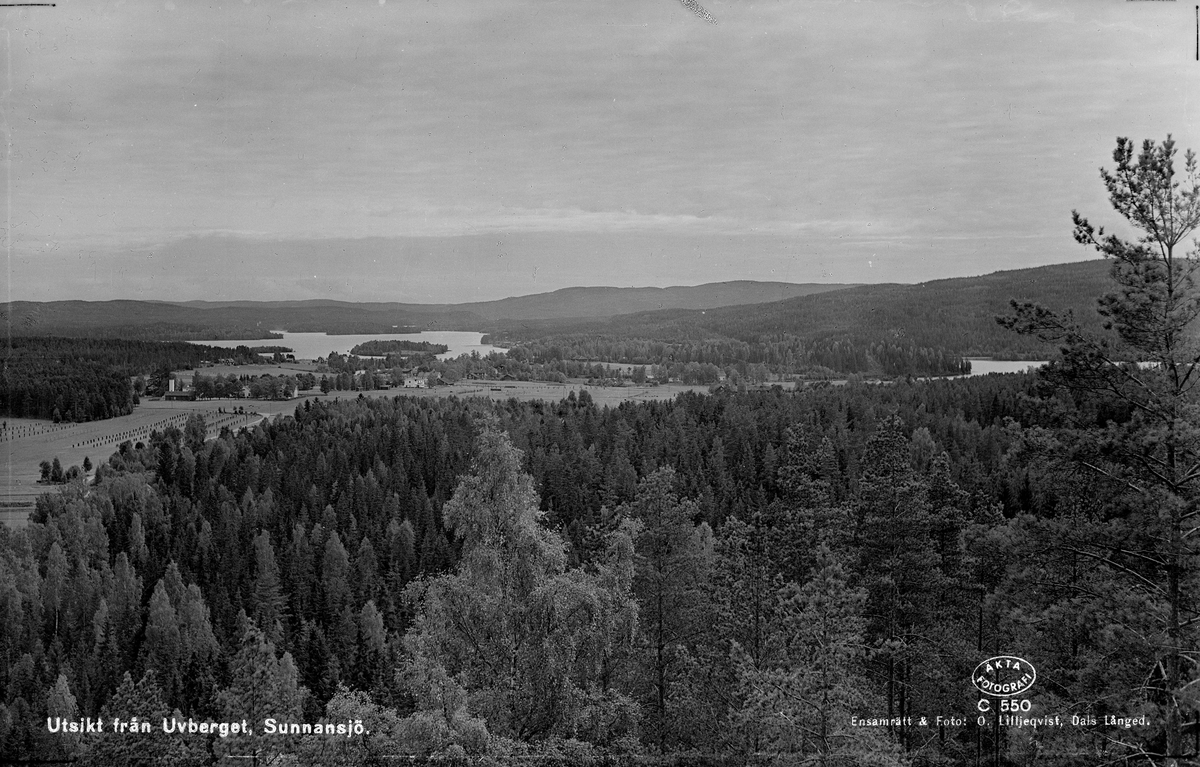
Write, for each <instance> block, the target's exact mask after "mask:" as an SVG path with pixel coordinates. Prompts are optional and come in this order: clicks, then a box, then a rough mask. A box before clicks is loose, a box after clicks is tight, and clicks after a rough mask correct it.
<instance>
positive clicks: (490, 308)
mask: <svg viewBox="0 0 1200 767" xmlns="http://www.w3.org/2000/svg"><path fill="white" fill-rule="evenodd" d="M846 287H847V286H846V285H837V284H834V285H822V284H813V283H810V284H791V283H783V282H751V281H736V282H721V283H711V284H707V285H698V286H695V287H670V288H613V287H584V288H565V289H563V290H557V291H554V292H552V293H539V294H535V295H529V296H519V297H514V298H505V299H502V300H499V301H487V302H476V303H466V304H402V303H351V302H345V301H325V300H311V301H271V302H258V301H222V302H216V301H188V302H183V303H172V302H165V301H51V302H44V303H41V302H28V301H17V302H13V303H12V304H10V305H7V306H5V305H0V311H3V312H4V314H5V316H6V317H11V318H12V324H13V333H14V334H17V335H62V336H93V337H122V338H154V339H160V340H175V339H192V340H197V339H205V338H210V339H211V338H267V337H269V334H268V331H270V330H287V331H292V332H328V333H387V332H396V331H397V330H405V329H410V330H422V329H438V330H478V331H485V330H490V329H493V328H494V327H496V326H497V323H499V322H500V321H502V320H509V321H529V320H535V321H536V320H563V319H569V318H580V319H596V318H608V317H613V316H615V315H619V314H628V313H633V312H643V311H648V310H656V309H708V308H715V307H722V306H732V305H742V304H750V303H762V302H767V301H779V300H782V299H787V298H792V297H796V296H805V295H812V294H816V293H820V292H827V291H836V290H840V289H844V288H846Z"/></svg>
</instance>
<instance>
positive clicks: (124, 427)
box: [0, 365, 708, 525]
mask: <svg viewBox="0 0 1200 767" xmlns="http://www.w3.org/2000/svg"><path fill="white" fill-rule="evenodd" d="M259 367H261V368H263V370H261V371H259V370H258V368H259ZM254 368H255V370H254V372H250V371H249V370H248V369H247V366H241V367H237V368H231V371H238V372H241V373H245V374H249V375H261V374H262V373H264V372H267V373H271V374H273V375H280V374H283V373H285V372H286V373H294V372H301V371H303V370H304V369H305V366H303V365H270V366H266V365H264V366H254ZM217 370H218V369H217V368H205V369H204V372H205V373H206V374H208V375H212V374H213V373H214V372H216V371H217ZM222 374H224V373H222ZM707 390H708V389H707V387H704V386H684V385H681V384H669V385H663V386H588V385H586V384H583V383H578V382H576V383H565V384H558V383H544V382H538V381H460V382H458V383H456V384H453V385H450V386H439V387H437V388H434V389H401V388H396V389H380V390H377V391H369V392H357V391H334V392H330V393H329V394H320V393H319V392H310V393H308V394H307V395H305V396H302V397H300V398H299V399H295V400H283V401H267V400H246V399H239V400H229V399H223V400H205V401H197V402H188V401H166V400H147V399H143V400H142V403H141V404H140V405H138V407H137V408H136V409H135V410H134V412H133V413H132V414H130V415H127V416H121V417H120V418H110V419H108V420H105V421H90V422H88V423H78V424H68V423H62V424H54V423H51V422H50V421H37V420H32V419H13V418H10V419H8V421H7V428H5V429H4V430H2V431H0V522H4V523H7V524H10V525H13V524H16V525H21V524H24V521H25V518H26V517H27V516H28V514H29V511H30V509H32V508H33V505H34V503H35V501H36V498H37V496H39V495H41V494H42V493H44V492H48V491H53V490H54V486H52V485H43V484H40V483H39V482H38V478H39V476H40V473H41V472H40V468H39V464H40V463H41V462H42V461H44V460H46V461H49V460H53V459H54V458H55V457H56V456H57V457H58V459H59V461H60V462H61V463H62V466H63V469H64V470H65V469H67V468H69V467H71V466H80V465H82V464H83V459H84V457H90V458H91V460H92V463H93V464H99V463H103V462H105V461H107V460H108V457H109V456H110V455H111V454H112V453H114V452H116V450H117V448H118V447H119V446H120V444H121V443H122V442H124V441H125V440H130V441H132V442H135V443H136V442H138V441H146V440H148V439H149V438H150V434H151V433H152V432H154V431H155V430H159V429H164V428H167V427H168V426H177V427H180V428H182V427H183V425H184V423H186V422H187V418H188V416H189V415H191V414H192V413H202V414H203V415H204V420H205V422H206V423H207V424H208V427H209V428H208V434H209V436H210V437H215V436H216V435H217V434H218V433H220V430H221V429H222V428H223V427H229V428H231V429H238V428H241V427H244V426H253V425H254V424H257V423H258V422H260V421H262V420H263V419H264V418H274V417H277V416H280V415H288V414H290V413H292V412H293V411H294V410H295V409H296V407H297V406H298V405H300V404H302V400H304V399H355V398H357V397H359V396H360V395H362V396H367V397H395V396H406V397H448V396H456V397H486V398H488V399H492V400H507V399H509V398H516V399H519V400H526V401H528V400H539V399H540V400H547V401H551V402H557V401H559V400H562V399H565V398H566V397H567V396H568V395H569V394H570V393H571V392H575V394H576V395H578V394H579V393H580V392H583V391H587V392H588V393H589V394H590V395H591V396H592V399H593V400H595V402H596V404H597V405H601V406H603V405H611V406H616V405H619V404H620V403H622V402H627V401H632V402H647V401H651V400H667V399H673V398H674V397H675V396H676V395H678V394H680V393H681V392H685V391H696V392H706V391H707ZM236 408H242V409H244V410H245V411H246V412H245V414H240V415H238V414H233V413H230V412H228V411H230V410H233V409H236ZM221 410H225V411H226V412H224V413H221V412H220V411H221Z"/></svg>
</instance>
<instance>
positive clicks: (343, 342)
mask: <svg viewBox="0 0 1200 767" xmlns="http://www.w3.org/2000/svg"><path fill="white" fill-rule="evenodd" d="M274 332H277V333H279V334H280V335H282V336H283V338H281V339H273V338H255V339H253V340H246V341H237V340H232V341H230V340H220V341H192V343H196V344H207V345H208V346H220V347H221V348H223V349H232V348H234V347H235V346H286V347H288V348H289V349H292V350H294V352H295V354H296V359H300V360H315V359H316V358H317V357H328V356H329V354H330V352H337V353H338V354H349V353H350V350H351V349H353V348H354V347H355V346H357V345H358V344H361V343H363V342H364V341H427V342H429V343H431V344H445V345H446V346H448V347H450V350H449V351H448V352H446V353H445V354H439V355H438V359H442V360H445V359H453V358H455V357H457V356H459V355H460V354H470V353H471V352H479V354H480V356H486V355H487V354H490V353H491V352H504V351H505V350H504V349H501V348H500V347H499V346H491V345H489V344H483V343H480V341H481V340H483V334H482V333H472V332H467V331H460V330H425V331H421V332H419V333H358V334H353V335H345V336H342V335H337V336H331V335H328V334H326V333H288V332H286V331H282V330H280V331H274Z"/></svg>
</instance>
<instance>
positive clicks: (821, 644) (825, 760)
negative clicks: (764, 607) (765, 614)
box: [738, 544, 904, 765]
mask: <svg viewBox="0 0 1200 767" xmlns="http://www.w3.org/2000/svg"><path fill="white" fill-rule="evenodd" d="M780 591H781V596H782V598H783V599H782V607H781V612H782V616H781V620H782V622H783V626H784V633H785V634H786V636H787V637H788V643H787V646H786V648H785V650H784V656H783V658H782V659H781V660H780V661H779V662H778V663H776V664H773V665H772V666H771V667H768V668H763V667H761V666H758V665H756V664H755V663H754V662H753V661H752V659H751V658H750V656H749V655H747V654H745V653H742V656H741V659H740V662H739V664H738V671H739V677H740V682H741V686H742V688H743V690H744V695H745V697H746V705H745V708H744V709H743V711H742V712H741V718H742V719H743V720H748V721H750V722H753V723H754V724H755V725H756V731H757V732H758V733H759V735H760V736H761V741H760V747H762V748H764V749H765V750H774V751H783V752H793V753H798V754H801V755H806V756H809V757H810V759H809V760H808V761H805V762H804V763H806V764H808V763H811V764H820V765H826V764H831V765H833V764H856V765H859V764H861V765H869V764H874V765H900V764H903V763H904V760H903V759H901V758H900V756H899V749H898V748H897V747H896V745H895V744H894V743H890V742H889V741H888V740H887V739H886V738H885V737H883V736H882V734H881V733H879V732H875V731H873V730H871V729H867V728H860V727H853V726H851V724H850V720H851V714H852V713H855V712H857V711H862V710H864V709H868V708H870V707H871V706H870V704H871V703H873V702H874V701H872V700H871V698H870V696H869V695H868V693H867V692H866V689H867V685H866V680H865V678H864V677H863V676H862V673H861V669H862V665H861V664H862V661H863V658H864V657H865V654H866V649H867V648H866V646H865V644H864V637H863V632H864V629H865V620H864V618H863V609H864V606H865V604H866V593H865V592H863V591H860V590H855V589H851V588H850V586H849V584H848V580H847V576H846V572H845V570H844V569H843V568H842V566H841V564H840V563H839V562H838V561H837V560H836V558H835V557H834V555H833V553H832V552H831V551H830V550H829V547H828V546H825V545H824V544H822V545H820V546H819V547H818V549H817V551H816V556H815V565H814V571H813V574H812V577H811V579H810V580H809V581H808V582H807V583H805V584H804V585H803V586H800V585H798V584H796V583H795V582H792V583H789V584H787V585H786V586H784V587H783V588H782V589H781V590H780Z"/></svg>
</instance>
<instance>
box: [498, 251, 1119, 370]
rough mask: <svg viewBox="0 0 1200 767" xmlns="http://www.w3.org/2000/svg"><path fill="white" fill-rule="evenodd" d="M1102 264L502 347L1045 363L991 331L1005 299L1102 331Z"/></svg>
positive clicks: (617, 323) (657, 320)
mask: <svg viewBox="0 0 1200 767" xmlns="http://www.w3.org/2000/svg"><path fill="white" fill-rule="evenodd" d="M1108 267H1109V264H1108V263H1107V262H1106V261H1104V260H1094V261H1081V262H1076V263H1071V264H1056V265H1053V266H1044V267H1038V268H1033V269H1019V270H1013V271H1004V272H995V273H993V274H988V275H984V276H982V277H963V278H955V279H945V280H935V281H932V282H924V283H920V284H917V285H898V284H884V285H861V286H858V287H850V288H846V289H844V290H839V291H837V292H836V293H822V294H816V295H808V296H802V297H797V298H791V299H787V300H784V301H777V302H773V303H763V304H755V305H747V306H730V307H723V308H716V309H709V310H704V311H694V310H693V311H684V310H672V311H657V312H644V313H638V314H630V315H623V316H618V317H613V318H611V319H608V320H603V321H595V320H593V321H575V322H524V323H508V324H506V326H505V328H504V330H503V332H502V333H499V334H497V335H496V336H495V339H496V340H500V341H509V342H514V341H521V340H533V339H545V338H547V337H549V336H553V335H558V334H570V335H578V334H600V335H605V336H613V337H618V338H640V339H648V340H657V341H695V340H700V339H720V338H727V339H735V340H739V341H745V342H750V343H765V342H769V341H771V340H772V339H774V338H777V337H783V336H791V337H799V338H802V339H807V340H814V341H815V340H826V339H833V338H842V337H844V338H848V339H852V340H857V341H863V342H875V341H896V342H904V343H912V344H915V345H916V346H921V347H930V348H940V349H945V350H946V351H948V352H952V353H955V354H962V355H966V356H976V355H977V356H1001V357H1003V356H1015V357H1026V358H1028V357H1031V356H1036V357H1042V356H1045V355H1047V354H1050V353H1052V352H1053V351H1054V349H1053V348H1052V347H1048V346H1046V345H1044V344H1041V343H1039V342H1037V341H1036V340H1035V339H1031V338H1027V337H1022V336H1018V335H1017V334H1015V333H1012V332H1010V331H1008V330H1005V329H1004V328H1002V327H1000V326H999V325H997V324H996V320H995V318H996V316H997V315H1002V314H1007V313H1009V311H1010V309H1009V301H1010V300H1012V299H1017V300H1022V301H1033V302H1036V303H1039V304H1042V305H1044V306H1046V307H1048V308H1051V309H1054V310H1057V311H1064V310H1070V311H1073V312H1074V314H1075V316H1076V317H1077V318H1078V319H1079V320H1081V321H1083V322H1085V323H1086V324H1088V325H1090V326H1092V327H1094V328H1097V329H1098V328H1099V327H1100V320H1099V317H1098V315H1097V314H1096V311H1095V306H1096V298H1097V297H1098V296H1100V295H1101V294H1102V293H1104V292H1106V291H1108V290H1111V289H1112V285H1111V282H1110V280H1109V277H1108Z"/></svg>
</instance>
